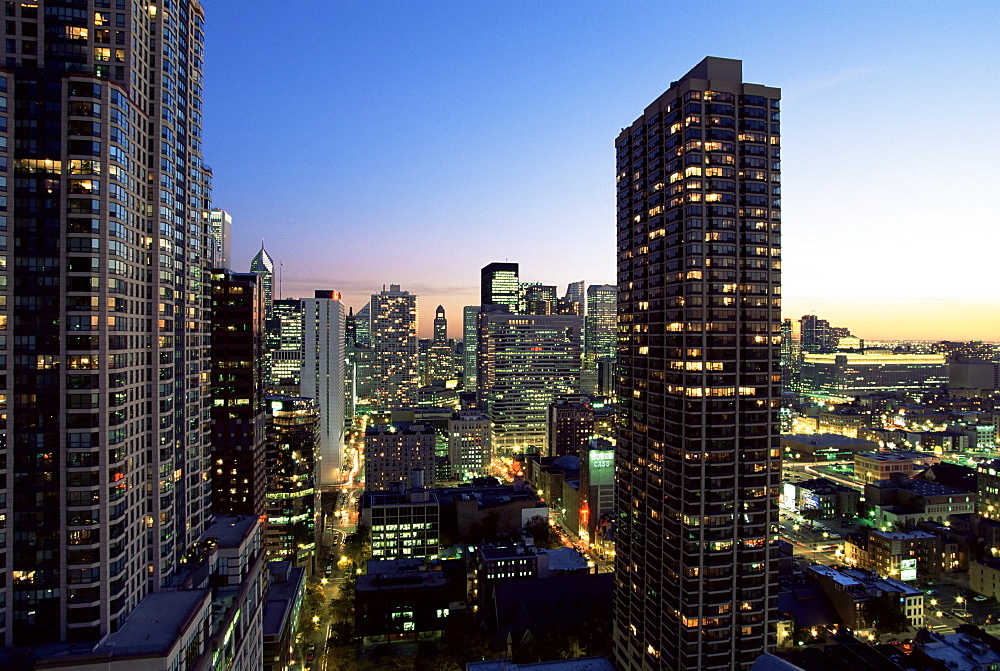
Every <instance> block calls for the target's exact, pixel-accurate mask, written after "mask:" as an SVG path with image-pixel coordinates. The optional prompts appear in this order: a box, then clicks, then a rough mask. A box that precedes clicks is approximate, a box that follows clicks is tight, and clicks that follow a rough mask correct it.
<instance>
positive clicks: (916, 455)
mask: <svg viewBox="0 0 1000 671" xmlns="http://www.w3.org/2000/svg"><path fill="white" fill-rule="evenodd" d="M857 456H859V457H866V458H868V459H873V460H875V461H903V460H905V459H930V458H932V457H933V458H937V455H934V454H931V453H929V452H912V451H910V450H897V451H894V452H888V451H883V452H858V454H857Z"/></svg>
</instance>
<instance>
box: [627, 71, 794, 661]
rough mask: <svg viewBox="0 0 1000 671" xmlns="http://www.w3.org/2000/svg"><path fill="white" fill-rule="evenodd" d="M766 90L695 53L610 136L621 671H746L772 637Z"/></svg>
mask: <svg viewBox="0 0 1000 671" xmlns="http://www.w3.org/2000/svg"><path fill="white" fill-rule="evenodd" d="M779 98H780V90H779V89H776V88H771V87H768V86H761V85H758V84H744V83H743V78H742V63H741V62H740V61H738V60H731V59H725V58H713V57H709V58H706V59H705V60H703V61H702V62H701V63H699V64H698V65H696V66H695V67H694V68H693V69H692V70H691V71H690V72H688V73H687V74H686V75H684V76H683V77H682V78H680V80H678V81H676V82H674V83H673V84H671V86H670V88H669V89H668V90H667V91H666V92H665V93H663V95H661V96H660V97H659V98H657V99H656V100H655V101H654V102H653V103H652V104H650V105H649V106H648V107H647V108H646V109H645V111H644V112H643V114H642V115H641V116H640V117H639V118H638V119H636V120H635V121H634V122H633V123H631V124H630V125H629V126H628V127H627V128H625V129H623V130H622V132H621V134H620V135H619V136H618V139H617V140H616V142H615V148H616V151H617V181H618V186H617V191H618V217H617V221H618V227H617V228H618V287H619V295H618V315H619V317H618V319H619V324H620V327H621V332H620V340H619V348H618V356H619V359H618V370H619V374H620V379H619V381H618V386H619V390H618V396H619V403H620V405H619V409H618V411H619V415H618V417H619V441H618V444H617V446H616V454H617V456H616V463H617V466H616V473H617V483H616V501H615V509H616V513H617V516H618V525H617V536H616V538H617V548H616V549H617V559H616V567H617V576H616V579H617V588H616V602H615V634H614V637H615V648H616V657H617V662H618V668H619V669H620V670H621V671H633V670H639V669H670V670H671V671H684V670H693V669H698V670H701V671H708V670H718V671H722V670H723V669H725V670H726V671H729V670H731V669H749V667H750V665H751V664H752V663H753V661H754V659H756V658H757V657H758V656H759V655H760V654H761V653H763V652H764V651H766V650H768V649H770V648H771V647H772V646H773V640H774V634H773V631H771V629H772V627H771V625H772V620H773V619H774V613H775V601H776V598H777V591H778V589H777V565H776V562H775V560H774V557H775V553H776V552H777V547H776V546H775V545H772V541H774V540H775V539H774V538H773V537H772V535H771V532H770V529H771V525H773V524H776V523H777V519H778V515H777V497H778V489H779V482H780V477H781V462H780V450H779V444H778V403H779V395H780V383H781V373H780V370H779V352H778V349H779V342H780V328H781V319H780V300H781V299H780V287H781V283H780V265H781V261H780V242H779V238H780V226H781V224H780V212H781V200H780V192H779V189H780V179H779V176H780V172H781V164H780V157H779V152H780V143H779V138H780V133H779V131H780V124H779V120H778V119H779Z"/></svg>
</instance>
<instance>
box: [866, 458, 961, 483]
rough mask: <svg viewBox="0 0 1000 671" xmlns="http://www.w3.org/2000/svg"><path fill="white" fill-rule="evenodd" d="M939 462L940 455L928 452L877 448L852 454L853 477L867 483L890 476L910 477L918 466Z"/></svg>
mask: <svg viewBox="0 0 1000 671" xmlns="http://www.w3.org/2000/svg"><path fill="white" fill-rule="evenodd" d="M939 463H941V457H939V456H938V455H936V454H931V453H929V452H910V451H907V450H893V451H890V450H879V451H878V452H858V453H857V454H855V455H854V478H855V479H856V480H857V481H858V482H861V483H864V484H868V483H872V482H877V481H879V480H889V479H892V478H911V477H913V476H914V475H915V474H916V473H917V471H918V470H919V468H918V467H923V466H932V465H934V464H939Z"/></svg>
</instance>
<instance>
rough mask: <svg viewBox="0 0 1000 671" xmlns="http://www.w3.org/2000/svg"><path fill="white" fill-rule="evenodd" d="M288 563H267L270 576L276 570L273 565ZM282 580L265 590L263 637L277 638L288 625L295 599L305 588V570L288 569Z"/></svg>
mask: <svg viewBox="0 0 1000 671" xmlns="http://www.w3.org/2000/svg"><path fill="white" fill-rule="evenodd" d="M289 563H290V562H284V561H281V562H268V570H269V571H271V573H272V576H274V575H275V573H276V569H277V570H281V569H283V568H284V567H276V566H273V564H289ZM284 576H285V577H284V580H280V581H272V582H271V584H270V585H268V588H267V594H266V596H265V599H266V601H265V603H264V629H263V633H264V636H272V637H278V636H280V635H281V633H282V631H283V630H284V629H285V627H286V626H287V623H288V616H289V615H290V614H291V611H292V607H293V606H294V605H295V599H296V597H297V596H298V595H299V594H300V592H301V591H302V590H303V589H304V588H305V580H306V570H305V569H304V568H302V567H301V566H298V567H289V569H288V570H287V572H285V573H284Z"/></svg>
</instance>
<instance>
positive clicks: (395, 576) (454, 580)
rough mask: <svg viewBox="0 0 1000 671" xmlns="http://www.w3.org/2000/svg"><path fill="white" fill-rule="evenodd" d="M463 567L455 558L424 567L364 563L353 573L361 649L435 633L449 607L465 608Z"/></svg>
mask: <svg viewBox="0 0 1000 671" xmlns="http://www.w3.org/2000/svg"><path fill="white" fill-rule="evenodd" d="M465 600H466V571H465V565H464V562H462V561H461V560H449V561H445V562H435V563H433V564H432V565H430V566H425V565H424V564H423V563H421V564H419V565H415V564H414V563H412V562H407V561H370V562H368V573H366V574H365V575H360V576H358V580H357V583H356V591H355V600H354V628H355V634H356V636H358V637H359V638H360V639H361V645H362V647H363V648H370V647H373V646H376V645H380V644H383V643H395V642H400V641H424V640H433V639H436V638H439V637H440V636H441V632H442V631H443V629H444V626H445V623H446V622H447V618H448V616H449V615H450V613H451V612H452V611H453V610H464V609H465V607H466V604H465Z"/></svg>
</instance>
